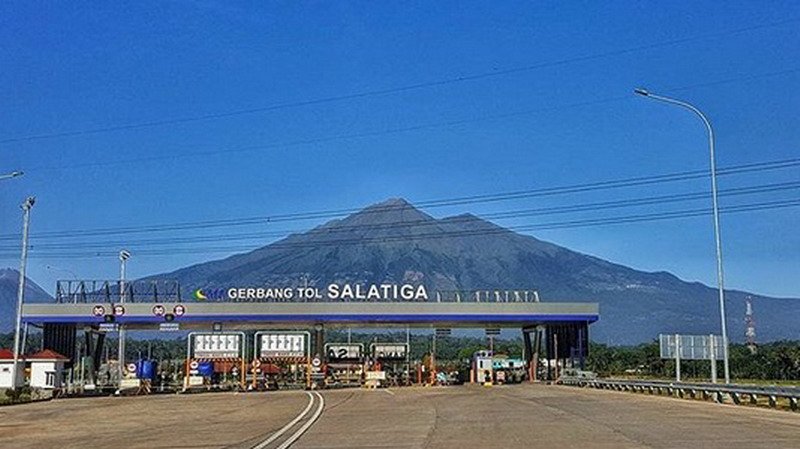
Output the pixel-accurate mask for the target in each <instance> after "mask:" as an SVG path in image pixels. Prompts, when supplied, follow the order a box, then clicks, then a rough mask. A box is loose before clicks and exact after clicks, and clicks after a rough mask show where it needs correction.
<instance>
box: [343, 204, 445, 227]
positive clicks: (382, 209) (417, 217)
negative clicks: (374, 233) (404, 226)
mask: <svg viewBox="0 0 800 449" xmlns="http://www.w3.org/2000/svg"><path fill="white" fill-rule="evenodd" d="M427 221H435V219H434V218H433V217H431V216H430V215H428V214H426V213H424V212H422V211H420V210H419V209H417V208H416V207H414V205H413V204H411V203H409V202H408V201H406V200H405V199H403V198H389V199H387V200H386V201H382V202H380V203H375V204H373V205H371V206H367V207H365V208H364V209H361V210H360V211H358V212H356V213H354V214H352V215H350V216H349V217H347V218H345V219H344V220H342V221H341V222H340V223H342V224H346V225H347V226H354V225H355V226H372V225H380V224H386V223H408V222H420V223H421V222H427Z"/></svg>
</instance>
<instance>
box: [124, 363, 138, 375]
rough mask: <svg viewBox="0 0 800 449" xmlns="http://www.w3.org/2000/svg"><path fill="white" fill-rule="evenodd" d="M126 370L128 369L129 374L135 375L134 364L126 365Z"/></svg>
mask: <svg viewBox="0 0 800 449" xmlns="http://www.w3.org/2000/svg"><path fill="white" fill-rule="evenodd" d="M126 368H128V372H129V373H135V372H136V364H135V363H128V366H127V367H126Z"/></svg>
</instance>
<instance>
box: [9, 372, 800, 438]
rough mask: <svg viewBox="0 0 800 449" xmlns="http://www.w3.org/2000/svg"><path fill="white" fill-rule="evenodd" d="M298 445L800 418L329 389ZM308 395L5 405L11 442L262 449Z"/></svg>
mask: <svg viewBox="0 0 800 449" xmlns="http://www.w3.org/2000/svg"><path fill="white" fill-rule="evenodd" d="M322 395H323V396H324V398H325V404H324V410H323V411H322V413H321V415H320V416H319V418H318V420H317V421H316V422H315V423H313V425H312V426H310V428H309V429H308V430H307V431H306V432H305V433H304V434H302V436H301V437H300V438H299V440H297V441H296V442H295V444H294V445H292V448H395V447H396V448H454V449H455V448H472V447H520V448H527V447H543V448H548V447H557V448H725V449H737V448H747V449H754V448H797V447H800V415H798V414H797V413H793V412H787V411H776V410H769V409H760V408H750V407H743V406H731V405H719V404H713V403H709V402H700V401H690V400H680V399H671V398H665V397H657V396H645V395H638V394H632V393H619V392H613V391H603V390H590V389H579V388H572V387H559V386H547V385H514V386H501V387H491V388H487V387H478V386H464V387H441V388H418V387H413V388H392V389H378V390H362V389H343V390H328V391H322ZM308 404H309V395H307V394H306V393H304V392H299V391H286V392H271V393H247V394H233V393H214V394H197V395H169V396H150V397H132V398H92V399H88V398H87V399H67V400H57V401H51V402H44V403H36V404H28V405H23V406H13V407H0V447H3V448H5V447H9V448H11V447H13V448H23V447H60V448H70V447H97V446H103V447H123V446H124V447H126V448H167V447H170V448H181V447H187V448H188V447H194V448H201V447H202V448H206V447H208V448H210V447H214V448H218V447H227V448H240V447H253V446H256V445H258V443H259V442H260V441H262V440H264V439H266V438H267V437H269V435H271V434H272V433H273V432H275V431H277V430H278V429H280V428H281V427H283V426H284V425H285V424H287V423H289V422H290V421H292V420H293V419H294V418H295V417H296V416H298V414H300V413H302V411H303V409H305V408H306V407H307V406H308Z"/></svg>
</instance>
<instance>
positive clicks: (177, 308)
mask: <svg viewBox="0 0 800 449" xmlns="http://www.w3.org/2000/svg"><path fill="white" fill-rule="evenodd" d="M172 312H173V313H174V314H175V316H183V314H184V313H186V307H185V306H184V305H183V304H178V305H176V306H175V307H174V308H173V309H172Z"/></svg>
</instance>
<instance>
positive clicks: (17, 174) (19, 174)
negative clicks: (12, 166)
mask: <svg viewBox="0 0 800 449" xmlns="http://www.w3.org/2000/svg"><path fill="white" fill-rule="evenodd" d="M24 174H25V173H23V172H21V171H12V172H11V173H9V174H7V175H0V181H2V180H3V179H10V178H16V177H17V176H22V175H24Z"/></svg>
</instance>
